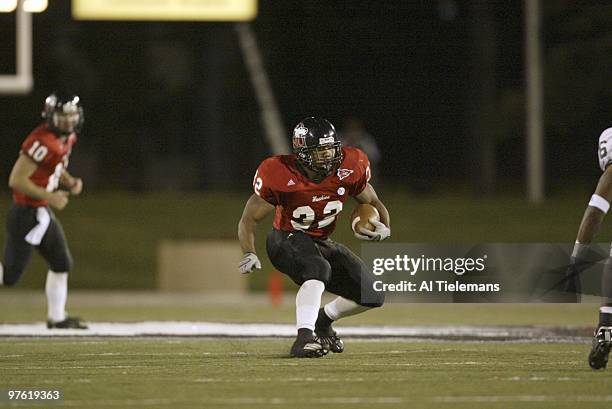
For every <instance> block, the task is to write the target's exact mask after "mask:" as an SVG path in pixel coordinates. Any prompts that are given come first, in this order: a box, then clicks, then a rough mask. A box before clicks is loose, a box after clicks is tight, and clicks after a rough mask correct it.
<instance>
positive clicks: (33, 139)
mask: <svg viewBox="0 0 612 409" xmlns="http://www.w3.org/2000/svg"><path fill="white" fill-rule="evenodd" d="M21 153H23V154H24V155H26V156H27V157H28V158H30V159H32V160H33V161H34V162H36V163H38V164H42V163H46V162H50V161H51V160H52V156H53V150H52V149H51V148H50V147H49V146H47V144H46V143H45V139H44V138H42V137H41V136H40V134H38V133H32V134H30V135H29V136H28V137H27V138H26V140H25V141H23V143H22V144H21Z"/></svg>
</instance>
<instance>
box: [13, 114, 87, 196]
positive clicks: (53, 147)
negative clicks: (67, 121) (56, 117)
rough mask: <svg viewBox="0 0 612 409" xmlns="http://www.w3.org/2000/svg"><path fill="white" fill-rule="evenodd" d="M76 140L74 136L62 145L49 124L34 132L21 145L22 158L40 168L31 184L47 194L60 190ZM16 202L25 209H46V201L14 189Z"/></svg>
mask: <svg viewBox="0 0 612 409" xmlns="http://www.w3.org/2000/svg"><path fill="white" fill-rule="evenodd" d="M76 140H77V136H76V134H75V133H72V134H70V135H69V136H68V138H67V139H66V140H65V141H63V140H62V139H60V138H58V137H57V136H56V134H55V133H53V132H52V131H51V130H50V129H49V127H48V126H47V125H46V124H42V125H40V126H38V127H37V128H35V129H34V130H33V131H32V132H31V133H30V134H29V135H28V137H27V138H26V140H25V141H24V142H23V144H22V145H21V152H20V153H21V154H23V155H26V156H27V157H28V158H30V159H31V160H33V161H34V162H35V163H36V164H37V168H36V170H35V171H34V173H33V174H32V176H31V177H30V179H31V180H32V182H34V184H36V185H37V186H40V187H42V188H44V189H46V190H47V192H53V191H55V190H56V189H57V188H58V186H59V180H60V176H61V175H62V172H63V171H64V169H66V168H67V167H68V157H69V156H70V152H71V151H72V146H73V145H74V144H75V143H76ZM13 200H14V201H15V203H17V204H19V205H22V206H29V207H41V206H46V205H47V201H46V200H37V199H33V198H31V197H28V196H26V195H25V194H23V193H22V192H20V191H18V190H15V189H13Z"/></svg>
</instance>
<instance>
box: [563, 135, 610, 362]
mask: <svg viewBox="0 0 612 409" xmlns="http://www.w3.org/2000/svg"><path fill="white" fill-rule="evenodd" d="M598 157H599V167H600V168H601V170H602V171H603V174H602V175H601V177H600V178H599V182H598V183H597V188H595V193H594V194H593V196H591V200H590V201H589V205H588V206H587V208H586V210H585V212H584V216H583V217H582V222H581V223H580V228H579V229H578V235H577V237H576V244H575V246H574V251H573V252H572V268H571V269H570V272H569V274H568V285H567V286H566V288H567V289H570V290H576V289H577V288H578V285H579V284H578V283H579V280H578V275H579V273H580V267H579V266H581V265H585V264H588V263H586V262H585V261H587V260H588V259H589V258H591V257H590V254H589V253H590V248H589V245H590V244H591V243H592V242H593V239H594V238H595V235H596V234H597V232H598V230H599V228H600V227H601V224H602V222H603V219H604V217H605V215H606V213H607V212H608V210H609V208H610V201H612V166H609V165H611V164H612V128H608V129H606V130H605V131H603V132H602V133H601V136H600V137H599V148H598ZM611 254H612V253H611ZM601 293H602V304H601V307H600V308H599V324H598V325H597V329H596V330H595V334H594V337H593V348H592V350H591V353H590V354H589V365H590V366H591V368H593V369H603V368H605V367H606V365H607V364H608V354H609V353H610V347H612V258H609V259H608V261H607V262H606V263H605V267H604V273H603V277H602V288H601Z"/></svg>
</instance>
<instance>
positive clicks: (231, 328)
mask: <svg viewBox="0 0 612 409" xmlns="http://www.w3.org/2000/svg"><path fill="white" fill-rule="evenodd" d="M88 325H89V329H86V330H78V329H47V327H46V325H45V323H42V322H41V323H35V324H2V325H0V337H2V336H24V337H28V336H31V337H62V336H63V337H75V336H86V337H91V336H112V337H135V336H136V337H137V336H210V337H293V336H295V326H294V325H293V324H236V323H233V324H228V323H217V322H190V321H145V322H123V323H119V322H114V323H113V322H92V323H88ZM338 331H339V333H340V335H341V336H348V337H377V338H385V337H409V338H417V337H421V338H425V339H441V338H465V339H468V340H469V339H482V340H532V341H533V340H538V341H540V340H549V341H552V342H576V339H581V338H580V337H572V336H565V335H563V336H562V335H559V334H557V333H555V332H554V329H550V328H545V327H494V326H487V327H480V326H467V325H461V326H457V325H446V326H412V327H406V326H352V327H350V326H349V327H338ZM584 339H586V338H584Z"/></svg>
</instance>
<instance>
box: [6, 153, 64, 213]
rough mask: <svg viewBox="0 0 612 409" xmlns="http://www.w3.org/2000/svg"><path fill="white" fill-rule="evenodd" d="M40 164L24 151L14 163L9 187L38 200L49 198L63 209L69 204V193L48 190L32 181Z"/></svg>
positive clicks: (57, 206) (49, 200) (51, 203)
mask: <svg viewBox="0 0 612 409" xmlns="http://www.w3.org/2000/svg"><path fill="white" fill-rule="evenodd" d="M37 168H38V165H37V164H36V162H34V161H33V160H32V159H30V158H29V157H28V156H26V155H25V154H23V153H20V154H19V158H17V161H16V162H15V164H14V165H13V169H12V170H11V174H10V176H9V187H10V188H11V189H15V190H18V191H20V192H21V193H23V194H25V195H26V196H28V197H31V198H32V199H36V200H47V201H48V202H49V204H50V205H51V206H52V207H54V208H55V209H57V210H62V209H63V208H64V207H66V205H67V204H68V197H67V196H68V193H66V192H60V191H58V192H47V191H46V190H45V189H44V188H42V187H40V186H38V185H36V184H35V183H34V182H32V179H30V178H31V177H32V175H33V174H34V172H36V169H37Z"/></svg>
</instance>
